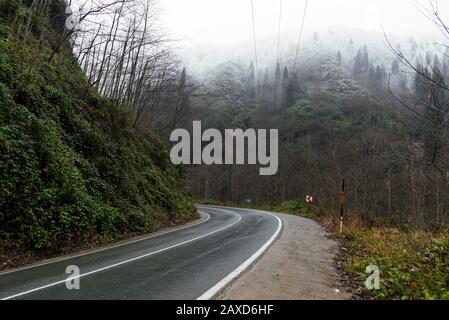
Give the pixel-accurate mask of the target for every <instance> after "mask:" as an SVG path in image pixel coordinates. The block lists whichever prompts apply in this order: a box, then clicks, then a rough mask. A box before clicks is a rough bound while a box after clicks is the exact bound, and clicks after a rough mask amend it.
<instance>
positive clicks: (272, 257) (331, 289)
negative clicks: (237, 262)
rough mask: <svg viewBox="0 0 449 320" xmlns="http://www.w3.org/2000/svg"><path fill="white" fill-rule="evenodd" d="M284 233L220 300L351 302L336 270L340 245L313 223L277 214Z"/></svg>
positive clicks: (220, 295)
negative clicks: (335, 260)
mask: <svg viewBox="0 0 449 320" xmlns="http://www.w3.org/2000/svg"><path fill="white" fill-rule="evenodd" d="M276 215H277V216H278V217H280V218H281V219H282V222H283V225H284V229H283V232H282V234H281V236H280V238H279V239H278V240H277V241H276V242H275V243H274V244H273V245H272V246H271V247H270V248H269V249H268V250H267V252H266V253H265V254H264V255H263V257H262V258H261V259H260V260H259V261H258V262H257V263H256V264H254V265H253V266H252V268H251V269H250V270H249V271H247V272H246V273H245V274H243V275H242V276H241V277H240V278H238V279H237V280H236V281H235V282H234V283H233V284H231V285H230V286H229V287H228V288H227V289H225V290H224V291H223V292H221V293H220V294H219V295H218V296H217V299H221V300H226V299H233V300H234V299H236V300H245V299H248V300H251V299H256V300H275V299H282V300H284V299H285V300H291V299H295V300H320V299H325V300H345V299H351V296H352V295H351V293H350V290H349V289H347V288H345V287H344V285H343V284H342V282H341V279H340V278H339V275H338V273H337V271H336V269H335V263H334V260H333V256H334V255H335V254H337V252H338V246H337V243H336V242H335V241H334V240H332V239H330V238H329V237H328V233H327V232H326V231H325V230H324V228H323V227H321V226H320V225H319V224H318V223H316V222H315V221H313V220H309V219H305V218H301V217H297V216H293V215H287V214H280V213H276Z"/></svg>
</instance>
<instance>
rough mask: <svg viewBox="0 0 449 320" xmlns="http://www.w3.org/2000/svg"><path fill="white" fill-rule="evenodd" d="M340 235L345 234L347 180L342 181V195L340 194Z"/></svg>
mask: <svg viewBox="0 0 449 320" xmlns="http://www.w3.org/2000/svg"><path fill="white" fill-rule="evenodd" d="M340 199H341V201H340V233H342V232H343V212H344V209H345V179H343V180H342V181H341V193H340Z"/></svg>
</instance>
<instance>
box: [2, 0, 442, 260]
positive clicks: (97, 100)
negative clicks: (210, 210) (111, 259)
mask: <svg viewBox="0 0 449 320" xmlns="http://www.w3.org/2000/svg"><path fill="white" fill-rule="evenodd" d="M67 5H68V3H66V2H65V1H62V0H24V1H20V0H0V172H1V176H0V225H1V229H0V249H1V251H0V264H2V266H3V267H7V266H9V265H13V263H12V262H11V261H12V260H13V259H12V258H11V257H16V256H17V255H21V257H22V258H21V259H24V261H25V262H26V260H27V259H28V258H29V255H28V253H29V252H38V253H39V254H43V255H44V256H48V255H52V254H54V253H61V252H68V251H70V250H72V249H74V248H79V247H83V246H85V245H86V244H90V245H93V244H101V243H105V242H109V241H113V240H117V239H124V238H126V237H129V236H131V235H136V234H141V233H145V232H152V231H154V230H158V229H159V228H161V227H164V226H171V225H175V224H180V223H183V222H186V221H190V220H193V219H195V218H196V217H197V215H196V213H195V210H194V209H193V208H194V207H193V205H192V204H193V203H195V202H201V201H206V200H214V201H217V203H218V202H221V203H228V204H229V203H232V204H235V205H247V206H248V205H252V206H276V205H279V204H281V203H283V202H286V201H289V200H290V201H291V200H299V201H304V199H305V196H306V195H313V196H314V207H316V208H318V209H317V210H319V211H320V212H326V213H332V214H338V213H339V210H340V198H339V196H340V188H341V182H342V179H345V186H346V189H345V191H346V211H345V214H348V215H350V216H357V217H359V218H360V219H361V220H363V221H364V223H366V225H368V226H375V225H380V224H381V225H388V226H392V227H393V226H394V227H403V228H406V227H407V228H414V229H420V230H427V231H437V230H442V229H443V228H444V227H445V226H447V223H448V222H449V214H448V212H449V189H448V188H449V152H448V151H449V87H448V83H449V40H448V39H449V21H447V23H448V24H446V23H445V21H444V19H442V17H441V13H440V12H439V11H438V7H436V6H433V5H432V2H429V5H428V6H426V7H425V8H423V9H422V12H421V14H422V15H423V16H424V17H425V18H427V20H428V22H427V23H428V24H429V25H432V26H433V28H434V33H435V35H441V34H443V35H444V39H445V42H442V43H439V42H435V41H433V40H432V39H423V38H419V39H418V38H415V37H414V36H413V35H410V37H403V38H402V37H398V36H395V35H394V34H393V33H391V32H390V30H385V31H384V32H365V31H360V30H355V29H354V30H350V29H339V28H333V29H332V28H323V29H320V30H311V29H310V27H308V25H307V20H305V24H303V25H302V27H301V29H298V30H297V32H296V31H295V32H296V33H295V36H294V37H290V38H287V37H284V38H282V37H280V36H279V34H278V30H273V37H274V38H273V39H258V38H257V35H256V32H254V39H252V40H253V41H251V42H248V43H245V44H241V45H239V46H229V47H224V46H223V47H220V48H212V47H210V48H209V47H198V48H194V49H192V50H191V52H190V59H189V61H188V63H187V62H186V59H185V57H183V55H182V54H180V51H179V50H178V49H177V40H176V39H174V38H173V37H171V36H170V35H169V34H167V33H166V32H165V31H164V29H163V28H161V27H160V25H159V24H158V23H156V21H157V17H158V15H159V11H158V4H157V2H156V1H155V0H114V1H112V0H110V1H107V0H95V1H82V3H81V5H80V10H73V12H72V11H70V10H69V11H68V10H67ZM274 14H275V15H276V14H277V13H274ZM301 14H302V13H298V19H299V20H301V18H302V16H301ZM253 18H254V17H253ZM250 21H251V15H248V25H251V23H250ZM410 23H412V22H410ZM298 25H300V24H299V23H298ZM303 29H304V30H303ZM253 31H257V30H251V29H249V31H248V32H253ZM392 31H394V30H392ZM245 32H246V30H245ZM298 35H299V39H298ZM273 53H274V54H273ZM195 120H201V122H202V127H203V130H205V129H207V128H216V129H219V130H225V129H237V128H241V129H243V130H246V129H248V128H253V129H273V128H276V129H279V171H278V172H277V174H276V175H273V176H261V175H259V166H258V165H210V166H208V165H180V166H174V165H173V164H172V163H171V162H170V159H169V157H168V155H169V150H170V141H169V139H170V133H171V132H172V131H173V130H174V129H176V128H185V129H188V130H191V127H192V122H193V121H195ZM0 269H1V267H0Z"/></svg>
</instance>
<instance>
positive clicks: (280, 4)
mask: <svg viewBox="0 0 449 320" xmlns="http://www.w3.org/2000/svg"><path fill="white" fill-rule="evenodd" d="M281 19H282V0H279V24H278V46H277V51H276V63H279V46H280V43H281Z"/></svg>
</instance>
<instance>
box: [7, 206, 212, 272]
mask: <svg viewBox="0 0 449 320" xmlns="http://www.w3.org/2000/svg"><path fill="white" fill-rule="evenodd" d="M198 212H199V213H203V214H205V215H206V216H207V217H206V219H199V221H197V222H195V221H193V222H192V223H190V224H189V225H187V226H183V227H174V228H173V229H171V230H167V231H162V232H160V233H157V231H156V234H152V235H149V236H146V237H143V238H140V239H136V240H130V241H127V242H124V243H120V244H113V245H110V246H107V247H106V248H102V249H96V250H92V251H88V252H84V253H78V254H76V253H75V254H74V255H69V256H66V257H63V258H55V259H54V260H52V261H47V262H42V263H37V264H33V265H30V266H26V267H19V268H15V269H13V270H8V271H3V272H1V271H0V277H1V276H3V275H5V274H10V273H13V272H19V271H23V270H28V269H32V268H37V267H41V266H45V265H47V264H52V263H57V262H61V261H66V260H70V259H74V258H78V257H82V256H87V255H89V254H92V253H97V252H101V251H106V250H109V249H114V248H118V247H122V246H126V245H129V244H133V243H136V242H140V241H144V240H147V239H151V238H155V237H159V236H163V235H166V234H168V233H172V232H175V231H179V230H183V229H187V228H191V227H195V226H198V225H200V224H202V223H204V222H206V221H209V219H210V215H209V214H208V213H207V212H204V211H202V210H198Z"/></svg>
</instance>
